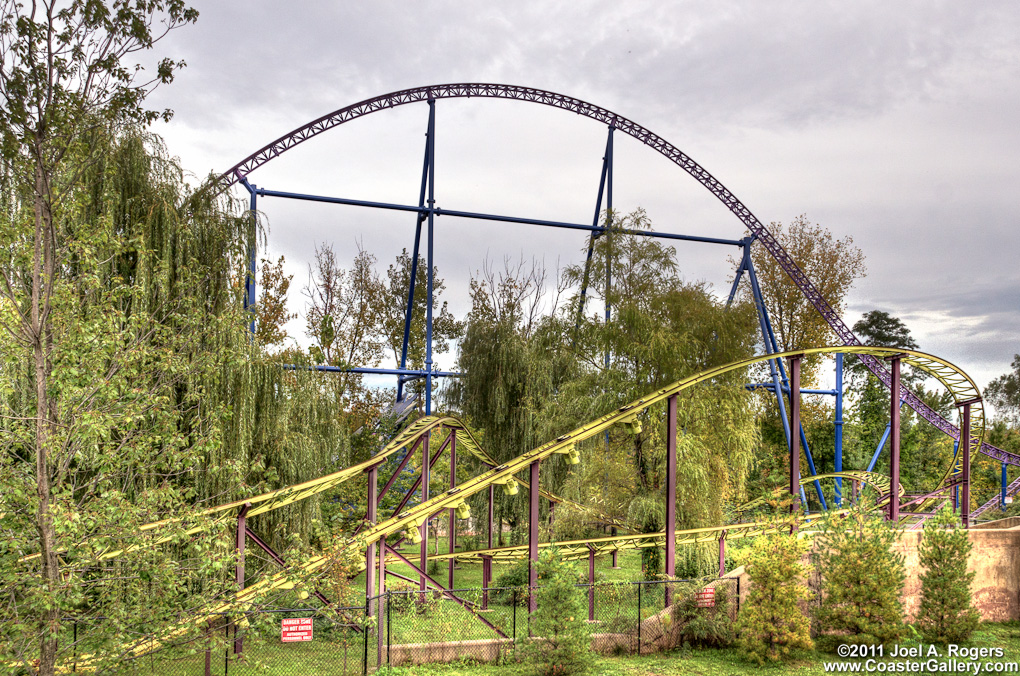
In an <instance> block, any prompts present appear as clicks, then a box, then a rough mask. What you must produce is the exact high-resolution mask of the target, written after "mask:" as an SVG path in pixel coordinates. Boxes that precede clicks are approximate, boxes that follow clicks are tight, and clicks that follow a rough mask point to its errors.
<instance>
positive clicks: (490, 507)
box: [488, 484, 494, 549]
mask: <svg viewBox="0 0 1020 676" xmlns="http://www.w3.org/2000/svg"><path fill="white" fill-rule="evenodd" d="M493 489H494V486H492V485H491V484H490V485H489V523H488V528H489V546H488V549H492V506H493V497H494V496H493V493H492V491H493Z"/></svg>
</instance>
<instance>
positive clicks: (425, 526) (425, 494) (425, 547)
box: [418, 431, 432, 602]
mask: <svg viewBox="0 0 1020 676" xmlns="http://www.w3.org/2000/svg"><path fill="white" fill-rule="evenodd" d="M431 437H432V432H431V431H429V432H427V433H426V434H425V441H424V442H423V443H422V445H421V455H422V459H421V501H422V502H423V503H424V502H428V499H429V478H430V476H429V475H430V474H431V472H430V471H429V470H430V467H429V440H430V438H431ZM428 557H429V520H428V519H427V518H426V519H425V522H424V523H422V525H421V555H420V564H421V565H420V566H419V567H420V568H421V570H422V571H428V569H429V562H428ZM418 590H419V591H420V592H422V595H421V599H422V602H424V601H425V573H424V572H423V573H422V574H421V575H420V576H419V578H418Z"/></svg>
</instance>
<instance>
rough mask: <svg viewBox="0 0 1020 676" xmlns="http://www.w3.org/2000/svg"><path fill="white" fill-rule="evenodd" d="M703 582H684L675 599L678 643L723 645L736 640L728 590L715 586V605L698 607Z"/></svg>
mask: <svg viewBox="0 0 1020 676" xmlns="http://www.w3.org/2000/svg"><path fill="white" fill-rule="evenodd" d="M701 589H702V587H701V585H685V586H684V588H683V589H681V590H680V591H679V592H678V593H677V594H676V596H675V598H674V602H673V622H675V623H676V626H677V644H678V645H686V646H690V647H694V648H724V647H726V646H728V645H730V644H731V643H733V640H734V634H733V622H732V621H731V620H730V598H729V591H728V590H727V589H726V587H725V586H724V585H718V586H716V587H715V598H714V601H715V603H714V605H712V606H710V607H698V598H697V592H698V591H700V590H701Z"/></svg>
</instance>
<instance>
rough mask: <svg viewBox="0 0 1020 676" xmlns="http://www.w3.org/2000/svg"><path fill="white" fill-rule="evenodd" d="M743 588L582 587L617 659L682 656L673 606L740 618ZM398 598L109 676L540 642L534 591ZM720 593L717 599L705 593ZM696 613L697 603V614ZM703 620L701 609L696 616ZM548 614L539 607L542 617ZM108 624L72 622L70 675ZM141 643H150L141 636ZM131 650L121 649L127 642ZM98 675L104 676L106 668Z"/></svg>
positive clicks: (204, 640)
mask: <svg viewBox="0 0 1020 676" xmlns="http://www.w3.org/2000/svg"><path fill="white" fill-rule="evenodd" d="M739 585H740V580H739V578H722V579H715V580H711V581H704V580H702V581H696V580H675V581H668V582H667V581H651V582H619V583H612V582H607V583H595V584H594V585H590V584H581V585H577V594H578V595H579V596H580V597H582V599H583V604H584V606H585V608H586V612H587V616H586V617H585V618H584V619H585V621H586V622H587V623H588V625H589V628H590V630H591V636H592V647H593V649H594V650H596V651H598V652H601V653H608V654H636V653H647V652H656V651H659V650H667V649H670V648H674V647H677V645H678V642H677V641H678V638H677V637H678V634H677V626H676V622H675V621H674V617H675V616H676V613H675V612H673V610H672V609H669V610H667V603H666V600H667V598H673V599H674V600H678V599H683V598H688V599H690V598H692V597H691V595H697V604H696V605H698V606H700V605H702V603H704V605H705V607H706V610H705V612H714V611H710V610H708V609H710V608H711V607H712V605H709V604H713V605H714V601H715V598H720V599H722V598H728V599H729V602H728V603H727V604H726V612H729V613H730V615H731V617H733V618H735V617H736V613H737V611H738V610H739V602H740V591H741V590H740V588H739ZM408 587H409V585H403V588H402V587H401V585H395V589H391V590H389V591H387V593H385V594H382V595H380V596H376V597H374V598H372V599H368V600H367V602H366V604H365V605H363V606H356V607H348V608H318V609H315V608H281V609H273V610H263V611H259V612H257V613H252V614H250V615H248V616H246V617H244V618H240V617H227V616H222V617H219V618H213V619H212V620H211V621H210V622H209V624H208V626H207V631H206V632H205V633H204V634H202V635H200V636H198V637H197V638H193V639H192V640H190V641H189V642H187V643H184V644H179V645H166V646H163V647H161V648H160V649H159V650H157V651H155V652H152V653H151V654H147V655H145V656H143V657H139V658H134V659H129V660H127V661H126V662H122V663H120V665H119V666H118V667H117V668H116V670H115V671H112V672H108V673H115V674H124V675H131V676H144V675H148V674H161V675H163V674H165V675H167V676H220V675H222V676H249V675H250V676H255V675H256V674H257V675H259V676H264V675H266V674H272V675H279V676H291V675H293V676H299V675H302V676H303V675H305V674H331V675H332V674H335V675H338V676H339V675H347V674H368V673H372V672H374V671H375V670H376V669H378V668H379V667H380V666H384V665H392V666H401V665H409V664H427V663H433V662H450V661H454V660H457V659H461V658H468V659H476V660H479V661H485V662H499V661H501V660H509V659H513V658H514V657H515V655H516V651H517V648H518V647H519V646H520V645H521V643H522V642H523V641H525V640H527V639H528V638H529V637H530V636H531V628H530V624H531V623H530V615H529V613H528V602H529V594H528V588H527V587H492V588H488V589H477V588H475V589H458V590H452V591H451V592H448V593H447V592H441V591H435V590H429V591H426V592H421V591H418V590H417V589H413V588H408ZM709 589H711V590H712V592H711V593H710V592H709V591H708V590H709ZM688 605H690V603H689V604H688ZM698 610H699V612H700V610H701V609H700V608H699V609H698ZM539 612H541V609H539ZM103 621H104V618H67V619H66V621H65V623H64V625H63V628H62V634H61V641H60V644H61V645H60V647H61V651H60V652H61V656H60V664H61V665H63V666H64V668H66V670H67V671H70V672H72V673H78V672H81V673H95V670H94V669H93V668H92V666H91V665H90V663H89V660H90V658H89V655H91V654H95V653H96V652H99V651H101V650H102V648H103V647H104V646H101V645H98V644H97V643H96V642H95V641H94V640H93V638H92V636H93V632H92V631H90V628H94V627H96V626H98V624H97V623H100V622H103ZM135 633H136V634H137V640H138V641H142V640H144V638H145V636H146V635H147V634H148V635H151V634H149V632H146V631H145V630H144V628H138V629H137V631H136V632H135ZM121 645H123V642H122V643H121ZM100 673H103V672H102V671H101V670H100Z"/></svg>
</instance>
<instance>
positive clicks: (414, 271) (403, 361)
mask: <svg viewBox="0 0 1020 676" xmlns="http://www.w3.org/2000/svg"><path fill="white" fill-rule="evenodd" d="M435 113H436V110H435V107H434V106H432V105H430V106H429V123H428V127H427V128H426V132H425V159H424V160H423V161H422V168H421V190H420V191H419V193H418V208H419V209H422V208H424V207H425V189H426V186H427V181H428V180H429V158H430V157H432V124H433V122H434V121H435ZM423 220H424V215H423V214H422V212H420V211H419V212H418V215H417V217H416V222H415V225H414V251H413V252H411V273H410V281H409V283H408V285H407V309H406V310H405V312H404V343H403V345H402V346H401V348H400V368H401V369H405V368H407V347H408V344H409V343H410V341H411V318H412V315H413V313H414V284H415V279H416V278H417V276H418V251H419V247H420V245H421V223H422V221H423ZM403 400H404V380H403V378H400V377H398V378H397V401H403Z"/></svg>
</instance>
